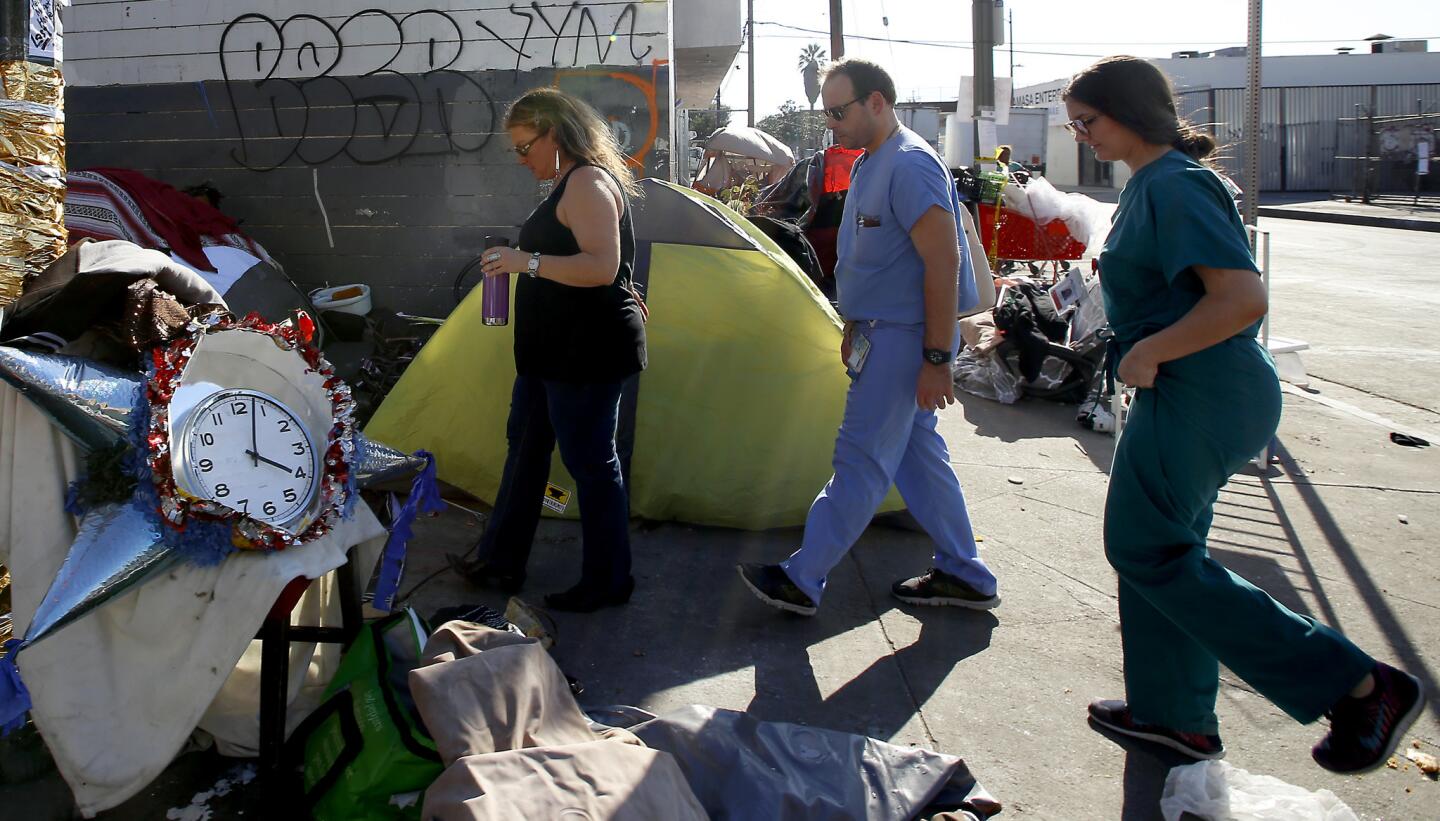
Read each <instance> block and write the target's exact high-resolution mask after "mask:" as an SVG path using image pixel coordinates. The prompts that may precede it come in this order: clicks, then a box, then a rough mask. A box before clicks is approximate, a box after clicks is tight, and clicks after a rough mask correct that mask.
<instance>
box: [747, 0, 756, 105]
mask: <svg viewBox="0 0 1440 821" xmlns="http://www.w3.org/2000/svg"><path fill="white" fill-rule="evenodd" d="M745 19H746V21H747V22H746V24H745V28H746V29H747V30H748V31H749V32H750V44H749V46H748V47H747V52H748V56H747V57H746V62H748V63H749V64H750V70H749V71H748V72H747V74H748V75H749V81H748V82H747V83H746V85H747V86H748V91H747V92H746V95H747V96H746V97H745V100H746V103H745V124H746V125H748V126H750V127H751V128H754V127H755V0H745Z"/></svg>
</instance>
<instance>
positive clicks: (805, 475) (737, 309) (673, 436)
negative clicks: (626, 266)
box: [365, 180, 901, 529]
mask: <svg viewBox="0 0 1440 821" xmlns="http://www.w3.org/2000/svg"><path fill="white" fill-rule="evenodd" d="M643 184H644V187H645V189H646V197H645V198H643V199H642V200H637V201H636V207H635V225H636V233H637V237H640V238H641V239H642V241H643V242H645V243H646V244H648V246H649V254H648V287H647V289H646V302H647V303H648V304H649V306H650V312H651V318H650V322H649V324H648V325H647V326H646V334H647V339H648V347H649V358H650V364H649V368H648V369H647V370H646V371H645V372H644V373H643V374H642V375H641V377H640V381H639V394H638V406H637V410H636V413H635V441H634V451H633V455H632V457H631V470H630V476H631V486H630V508H631V513H632V515H635V516H640V517H643V518H647V519H654V520H675V521H684V522H691V523H695V524H703V525H715V526H723V527H735V528H744V529H764V528H771V527H782V526H791V525H799V524H803V523H804V521H805V513H806V511H807V510H808V509H809V507H810V503H811V502H812V501H813V500H814V498H815V494H816V493H817V492H818V491H819V490H820V489H821V487H823V486H824V483H825V481H826V480H827V479H828V478H829V477H830V474H831V465H830V458H831V454H832V450H833V445H834V440H835V432H836V430H837V429H838V427H839V424H840V418H841V415H842V413H843V411H844V403H845V391H846V388H847V387H848V380H847V377H846V375H845V371H844V367H843V366H842V365H841V363H840V357H839V345H840V329H841V323H840V320H839V318H838V317H837V316H836V315H835V313H834V311H833V310H832V309H831V308H830V305H829V303H828V302H826V301H825V298H824V297H823V296H822V295H821V294H820V292H819V291H818V290H816V289H815V287H814V286H813V285H812V284H811V283H810V281H809V279H808V278H807V277H806V276H805V274H804V273H803V272H802V271H800V269H799V268H797V267H796V266H795V264H794V263H793V262H792V261H791V260H790V259H789V258H788V257H787V256H786V255H785V253H784V252H783V251H781V250H780V248H779V247H778V246H776V245H775V244H774V243H773V242H772V241H771V240H770V239H769V238H768V237H766V236H765V235H764V234H762V233H760V231H759V230H758V229H755V228H754V227H753V226H751V225H750V223H749V222H748V221H747V220H745V219H744V218H742V217H740V216H738V215H737V214H735V213H734V212H732V211H730V210H729V209H727V208H725V206H723V205H721V204H720V203H718V202H716V201H715V200H712V199H710V198H708V197H705V196H704V195H702V194H698V193H696V192H693V191H690V190H688V189H684V188H679V187H677V186H673V185H670V184H668V183H663V182H659V181H656V180H644V181H643ZM643 256H644V255H642V259H641V260H639V262H638V263H637V264H643V263H644V262H645V260H644V259H643ZM637 278H639V279H640V280H641V281H642V282H643V281H645V277H644V276H637ZM479 290H480V289H478V288H476V289H475V290H474V291H472V293H471V296H470V297H469V298H467V299H466V300H465V301H464V302H463V303H462V304H461V305H460V306H459V307H458V308H457V309H456V310H455V312H454V313H453V314H451V316H450V317H449V319H447V320H446V322H445V325H444V326H443V327H442V328H441V329H440V330H439V331H438V332H436V334H435V336H434V337H433V338H432V339H431V341H430V342H429V343H428V344H427V345H426V346H425V348H424V350H422V351H421V353H420V355H419V356H418V357H417V358H416V360H415V362H414V363H413V364H411V366H410V368H409V369H408V370H407V371H406V372H405V375H404V376H403V377H402V378H401V380H400V382H399V383H398V384H397V385H396V386H395V388H394V390H392V391H391V393H390V395H389V397H388V398H387V399H386V400H385V402H384V403H383V404H382V405H381V406H380V408H379V409H378V410H377V412H376V414H375V416H374V418H373V419H372V420H371V422H370V424H369V426H368V427H367V429H366V431H365V433H366V435H367V436H369V437H371V438H372V439H375V440H377V441H381V442H385V443H386V444H389V445H391V446H393V447H396V448H400V449H402V450H406V451H414V450H416V449H419V448H425V449H426V450H429V451H431V452H433V453H434V454H435V456H436V462H437V465H438V467H439V474H440V478H441V479H443V480H444V481H446V482H448V483H450V484H452V485H455V486H456V487H459V488H461V489H463V490H465V491H467V492H469V493H471V494H473V495H475V496H476V497H478V498H480V499H482V500H484V501H486V502H490V503H493V502H494V499H495V495H496V492H497V490H498V488H499V485H500V474H501V470H502V468H503V467H504V463H505V450H506V443H505V420H506V416H507V414H508V413H509V402H510V389H511V384H512V382H513V380H514V378H515V365H514V358H513V354H512V345H513V338H514V337H513V332H512V330H511V327H510V326H508V325H507V326H500V327H487V326H485V325H484V324H483V323H482V322H481V319H480V313H481V304H480V296H479ZM551 482H552V484H555V485H557V486H559V487H561V488H563V489H565V490H571V491H573V490H574V487H575V486H574V483H573V481H572V480H571V479H570V477H569V475H568V474H567V473H566V472H565V470H564V466H563V465H562V464H561V462H560V458H559V453H558V449H557V452H556V455H555V457H554V462H553V465H552V468H551ZM900 507H901V505H900V504H899V500H898V496H897V495H896V494H895V493H894V492H893V491H892V493H891V497H890V498H889V499H888V500H887V504H886V505H885V507H884V508H883V509H885V510H897V509H899V508H900ZM577 512H578V506H577V505H575V504H574V503H573V501H572V503H571V504H570V506H569V509H568V510H567V511H566V515H569V516H573V515H575V514H576V513H577Z"/></svg>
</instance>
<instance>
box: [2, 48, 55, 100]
mask: <svg viewBox="0 0 1440 821" xmlns="http://www.w3.org/2000/svg"><path fill="white" fill-rule="evenodd" d="M0 91H3V92H4V93H3V94H0V97H3V98H4V99H7V100H22V101H24V102H27V103H37V104H39V105H48V106H54V107H56V108H60V107H61V106H62V105H64V102H65V75H64V74H62V73H61V71H60V67H59V66H42V65H40V64H39V63H30V62H25V61H23V60H0Z"/></svg>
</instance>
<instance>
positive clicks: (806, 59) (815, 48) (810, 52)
mask: <svg viewBox="0 0 1440 821" xmlns="http://www.w3.org/2000/svg"><path fill="white" fill-rule="evenodd" d="M824 65H825V50H824V49H822V48H820V44H819V43H811V44H810V45H808V46H806V47H805V48H803V49H801V50H800V62H799V63H798V64H796V68H799V69H800V74H801V76H803V77H804V78H805V96H806V97H808V98H809V99H810V110H811V111H814V110H815V101H816V100H817V99H819V98H820V69H821V68H822V67H823V66H824Z"/></svg>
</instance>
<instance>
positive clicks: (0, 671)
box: [0, 639, 30, 737]
mask: <svg viewBox="0 0 1440 821" xmlns="http://www.w3.org/2000/svg"><path fill="white" fill-rule="evenodd" d="M23 647H25V643H24V642H23V641H21V640H20V639H10V640H9V641H7V642H5V658H3V659H0V737H3V736H7V735H10V734H11V733H13V732H15V731H16V730H18V729H20V728H21V727H24V726H25V714H26V713H28V712H30V691H29V690H27V689H25V682H23V681H21V680H20V668H18V667H16V666H15V654H16V653H19V652H20V650H21V649H22V648H23Z"/></svg>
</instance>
